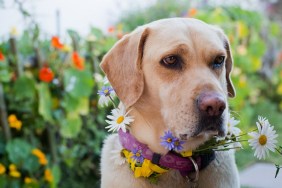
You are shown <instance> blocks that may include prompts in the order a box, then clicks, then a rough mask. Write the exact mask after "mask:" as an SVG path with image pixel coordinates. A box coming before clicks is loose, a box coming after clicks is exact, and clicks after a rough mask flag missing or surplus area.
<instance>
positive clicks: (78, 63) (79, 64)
mask: <svg viewBox="0 0 282 188" xmlns="http://www.w3.org/2000/svg"><path fill="white" fill-rule="evenodd" d="M72 61H73V64H74V66H75V68H77V69H78V70H83V69H84V59H83V58H81V57H80V56H79V54H78V53H77V52H73V53H72Z"/></svg>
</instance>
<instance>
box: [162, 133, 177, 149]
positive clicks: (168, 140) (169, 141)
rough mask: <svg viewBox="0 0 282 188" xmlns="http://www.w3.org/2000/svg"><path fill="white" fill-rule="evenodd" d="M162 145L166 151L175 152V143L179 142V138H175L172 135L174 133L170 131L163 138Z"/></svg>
mask: <svg viewBox="0 0 282 188" xmlns="http://www.w3.org/2000/svg"><path fill="white" fill-rule="evenodd" d="M161 140H162V142H161V145H162V146H164V147H165V148H166V149H168V150H173V149H174V148H175V145H174V143H175V141H176V140H177V138H175V137H174V136H173V135H172V132H170V131H166V132H165V135H164V136H163V137H161Z"/></svg>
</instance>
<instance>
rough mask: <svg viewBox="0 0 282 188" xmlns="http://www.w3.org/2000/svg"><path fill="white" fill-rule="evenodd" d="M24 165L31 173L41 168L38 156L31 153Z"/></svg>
mask: <svg viewBox="0 0 282 188" xmlns="http://www.w3.org/2000/svg"><path fill="white" fill-rule="evenodd" d="M22 167H23V169H25V170H27V171H28V172H29V173H31V174H32V173H35V172H37V171H38V169H39V168H40V164H39V162H38V158H37V157H36V156H34V155H32V154H31V153H30V154H29V157H27V159H26V160H25V162H24V163H23V166H22Z"/></svg>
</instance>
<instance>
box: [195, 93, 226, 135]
mask: <svg viewBox="0 0 282 188" xmlns="http://www.w3.org/2000/svg"><path fill="white" fill-rule="evenodd" d="M196 104H197V109H198V112H199V121H198V126H197V130H196V131H195V133H194V134H193V136H197V135H198V134H200V133H201V132H203V131H210V132H217V134H218V135H219V136H224V134H225V129H224V126H223V122H224V117H223V112H224V111H225V109H226V102H225V99H224V97H223V96H222V95H221V94H219V93H217V92H203V93H201V94H200V95H199V96H198V98H197V101H196Z"/></svg>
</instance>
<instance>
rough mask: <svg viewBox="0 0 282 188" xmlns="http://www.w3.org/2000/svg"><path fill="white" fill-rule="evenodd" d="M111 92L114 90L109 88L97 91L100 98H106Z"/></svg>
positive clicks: (104, 87)
mask: <svg viewBox="0 0 282 188" xmlns="http://www.w3.org/2000/svg"><path fill="white" fill-rule="evenodd" d="M113 91H114V89H113V88H112V87H111V86H103V87H102V89H101V90H99V91H98V94H99V95H100V96H105V97H108V96H110V95H111V93H112V92H113Z"/></svg>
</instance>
